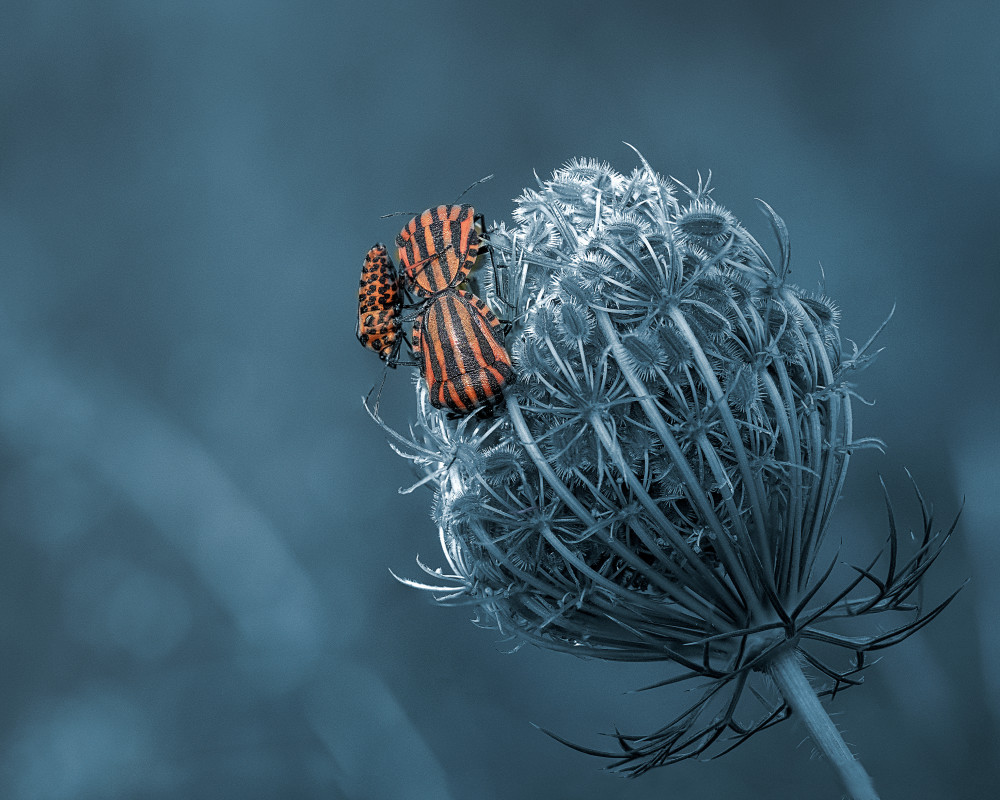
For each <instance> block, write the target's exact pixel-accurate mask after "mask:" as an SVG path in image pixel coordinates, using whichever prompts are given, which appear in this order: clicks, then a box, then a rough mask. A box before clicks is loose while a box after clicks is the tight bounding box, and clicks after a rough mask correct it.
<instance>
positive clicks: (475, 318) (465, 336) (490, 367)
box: [412, 289, 515, 414]
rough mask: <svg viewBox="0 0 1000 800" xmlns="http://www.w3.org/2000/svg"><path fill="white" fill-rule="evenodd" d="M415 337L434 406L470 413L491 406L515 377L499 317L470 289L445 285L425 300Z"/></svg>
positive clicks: (414, 330)
mask: <svg viewBox="0 0 1000 800" xmlns="http://www.w3.org/2000/svg"><path fill="white" fill-rule="evenodd" d="M412 339H413V351H414V352H415V353H416V357H417V364H418V366H419V367H420V374H421V375H422V376H423V378H424V380H425V381H426V382H427V388H428V390H429V394H430V401H431V405H433V406H434V407H435V408H448V409H450V410H451V411H452V412H453V413H455V414H469V413H471V412H473V411H475V410H477V409H479V408H483V407H492V406H494V405H496V404H497V403H499V402H500V401H501V399H502V396H503V395H502V392H503V389H504V387H505V386H507V385H509V384H511V383H513V382H514V379H515V374H514V368H513V367H512V366H511V362H510V356H509V355H508V354H507V351H506V350H505V349H504V346H503V334H502V332H501V323H500V320H498V319H497V318H496V315H494V313H493V312H492V311H490V309H489V306H487V305H486V303H484V302H483V301H482V300H481V299H480V298H478V297H476V296H475V295H474V294H472V293H471V292H465V291H462V290H461V289H446V290H444V291H441V292H438V293H437V294H436V295H435V296H434V297H433V298H432V299H430V300H428V301H427V302H425V303H424V305H423V307H422V308H421V311H420V313H419V314H418V315H417V318H416V319H415V320H414V323H413V332H412Z"/></svg>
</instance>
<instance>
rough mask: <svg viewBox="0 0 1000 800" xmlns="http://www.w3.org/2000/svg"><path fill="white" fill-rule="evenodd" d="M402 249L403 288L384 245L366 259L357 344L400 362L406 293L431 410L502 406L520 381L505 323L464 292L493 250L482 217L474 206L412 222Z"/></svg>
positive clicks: (445, 209)
mask: <svg viewBox="0 0 1000 800" xmlns="http://www.w3.org/2000/svg"><path fill="white" fill-rule="evenodd" d="M396 245H397V246H398V248H399V262H400V266H401V267H402V281H400V276H399V275H398V274H397V272H396V269H395V266H394V265H393V263H392V259H391V258H389V253H388V252H387V251H386V248H385V245H382V244H376V245H375V246H374V247H372V249H371V250H369V251H368V255H367V256H366V257H365V263H364V267H363V268H362V271H361V284H360V288H359V292H358V327H357V336H358V340H359V341H360V342H361V344H362V345H364V346H365V347H368V348H369V349H371V350H374V351H375V352H377V353H378V354H379V356H381V358H382V359H383V360H384V361H385V362H386V363H387V365H389V366H395V365H396V364H398V363H401V362H400V361H399V351H400V348H401V345H402V342H403V340H404V338H405V337H404V335H403V331H402V321H403V320H402V317H401V310H402V307H403V298H402V295H403V292H404V291H406V292H408V293H410V294H411V295H414V296H416V297H417V298H418V299H419V308H418V310H417V313H416V316H415V318H414V320H413V327H412V331H411V337H412V344H411V347H412V350H413V353H414V354H415V358H416V365H417V366H418V367H419V368H420V375H421V377H423V379H424V380H425V381H426V382H427V388H428V390H429V394H430V401H431V404H432V405H433V406H434V407H435V408H448V409H450V410H451V411H452V412H454V413H455V414H468V413H471V412H472V411H475V410H477V409H479V408H483V407H491V406H493V405H496V404H497V403H499V402H500V400H501V398H502V393H503V389H504V387H505V386H507V385H508V384H510V383H513V381H514V377H515V376H514V369H513V367H512V366H511V362H510V356H509V355H508V353H507V351H506V350H505V349H504V345H503V333H502V331H501V323H500V320H498V319H497V317H496V315H495V314H493V312H492V311H490V309H489V307H488V306H487V305H486V303H484V302H483V301H482V300H481V299H480V298H478V297H477V296H476V295H474V294H472V293H471V292H468V291H464V290H462V289H459V288H458V287H459V286H460V285H461V284H462V283H463V282H464V281H465V279H466V278H467V277H468V275H469V272H470V271H471V270H472V268H473V266H474V265H475V263H476V259H477V258H478V257H479V254H480V252H481V250H483V249H485V247H486V246H487V245H486V244H485V243H484V241H483V236H482V223H481V217H477V216H476V213H475V210H474V209H473V208H472V206H469V205H445V206H438V207H437V208H431V209H428V210H427V211H425V212H423V213H422V214H419V215H418V216H416V217H414V218H413V219H412V220H410V222H409V223H408V224H407V225H406V226H405V227H404V228H403V230H402V231H400V233H399V235H398V236H397V237H396Z"/></svg>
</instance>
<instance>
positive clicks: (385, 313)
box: [355, 243, 402, 366]
mask: <svg viewBox="0 0 1000 800" xmlns="http://www.w3.org/2000/svg"><path fill="white" fill-rule="evenodd" d="M401 305H402V298H401V295H400V288H399V277H398V275H397V273H396V267H395V265H394V264H393V263H392V259H391V258H389V252H388V250H386V247H385V245H384V244H381V243H379V244H376V245H375V246H374V247H372V249H371V250H369V251H368V255H366V256H365V263H364V265H363V266H362V267H361V283H360V284H359V286H358V326H357V328H356V330H355V333H356V334H357V337H358V341H359V342H361V344H362V345H364V346H365V347H367V348H368V349H370V350H374V351H375V352H376V353H378V354H379V356H380V357H381V358H382V360H383V361H385V362H386V363H387V364H388V365H389V366H395V357H396V353H397V352H398V350H399V345H400V342H401V341H402V340H401V336H400V334H401V331H400V328H401V321H400V317H399V311H400V307H401Z"/></svg>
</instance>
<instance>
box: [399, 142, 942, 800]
mask: <svg viewBox="0 0 1000 800" xmlns="http://www.w3.org/2000/svg"><path fill="white" fill-rule="evenodd" d="M640 161H641V167H640V168H638V169H635V170H634V171H633V172H632V173H631V174H628V175H623V174H619V173H618V172H616V171H614V170H613V169H611V168H610V167H609V166H608V165H606V164H603V163H599V162H596V161H592V160H575V161H571V162H570V163H568V164H567V165H565V166H564V167H563V168H562V169H559V170H557V171H556V172H555V173H554V174H553V175H552V177H551V178H549V179H548V180H545V181H541V180H540V181H539V182H538V188H537V189H530V190H527V191H525V192H524V194H523V195H522V196H521V197H520V198H518V199H517V205H516V208H515V210H514V215H513V219H514V222H513V225H512V226H510V227H507V226H505V225H499V226H498V227H497V228H496V229H495V230H493V231H492V232H491V233H490V234H489V241H490V245H491V247H492V250H493V260H494V263H495V268H494V267H491V266H489V265H488V266H486V267H483V268H480V269H479V270H478V271H477V273H476V274H475V275H476V280H477V281H478V286H477V291H478V293H479V294H480V295H481V296H482V297H483V298H484V299H486V300H487V301H488V302H489V304H490V305H491V306H492V308H493V309H494V310H495V311H496V312H497V314H498V315H499V316H500V317H502V318H506V319H509V320H511V321H512V323H513V325H512V330H511V333H510V335H509V336H508V337H507V346H508V349H509V350H510V352H511V356H512V361H513V365H514V369H515V372H516V375H517V380H516V384H515V385H514V386H512V387H509V388H508V389H507V391H506V405H505V406H504V407H501V408H499V409H496V410H495V413H494V415H493V416H492V417H490V418H486V419H483V418H480V417H479V416H469V417H466V418H464V419H461V420H454V419H449V418H448V417H447V416H446V415H445V414H444V413H442V412H440V411H438V410H436V409H434V408H432V407H431V405H430V403H429V402H428V398H427V396H426V392H425V390H424V386H423V384H422V383H418V384H417V399H418V404H417V405H418V412H419V417H418V420H417V423H416V425H415V426H413V427H412V428H411V435H410V436H409V437H404V436H400V435H398V434H392V435H393V437H394V443H395V446H396V449H397V450H398V452H400V453H401V454H402V455H404V456H406V457H407V458H409V459H411V460H412V461H413V462H414V463H415V464H416V465H417V466H418V468H419V469H420V470H421V471H422V473H423V474H424V477H423V479H422V480H421V481H420V484H429V485H430V486H431V487H432V488H433V489H434V492H435V501H434V510H433V516H434V519H435V521H436V523H437V524H438V526H439V529H440V539H441V544H442V548H443V551H444V554H445V557H446V559H447V562H448V570H447V572H445V571H442V570H430V569H429V568H428V569H427V571H428V572H429V573H430V574H431V575H433V576H434V577H435V578H436V579H437V580H436V581H434V583H433V585H428V584H426V583H423V582H416V581H407V582H408V583H411V584H412V585H417V586H422V587H423V588H427V589H431V590H432V591H435V592H437V593H438V599H439V600H440V601H441V602H442V603H446V604H447V603H453V604H462V605H468V604H473V605H475V606H476V607H477V608H478V619H479V621H481V622H486V623H488V624H492V625H493V626H495V627H496V628H497V629H499V630H500V631H502V632H503V633H504V634H505V635H506V636H509V637H510V638H511V639H513V640H515V641H517V642H525V641H526V642H531V643H534V644H537V645H540V646H543V647H548V648H551V649H554V650H561V651H565V652H567V653H572V654H574V655H578V656H591V657H596V658H602V659H610V660H621V661H656V660H663V661H672V662H675V663H676V664H678V665H680V666H681V667H682V671H681V672H680V674H673V675H671V676H670V677H669V678H668V679H666V680H664V681H663V683H664V684H666V683H673V682H676V681H679V680H683V679H686V678H695V677H700V678H703V679H707V682H703V684H704V690H703V692H702V694H701V696H700V698H699V699H698V701H697V702H696V703H694V704H693V705H692V706H691V707H690V708H689V709H688V710H687V711H686V712H685V713H683V714H681V715H680V716H678V717H677V718H676V719H674V720H672V721H670V722H668V724H666V725H665V726H664V727H662V728H661V729H660V730H657V731H655V732H653V733H650V734H647V735H624V734H618V736H617V742H618V745H619V746H620V750H619V751H618V752H602V751H595V750H587V751H588V752H594V753H597V754H599V755H602V756H606V757H609V758H611V759H612V762H611V766H612V768H613V769H616V770H619V771H622V772H624V773H626V774H630V775H635V774H639V773H641V772H643V771H645V770H647V769H649V768H651V767H654V766H658V765H662V764H668V763H672V762H676V761H679V760H681V759H684V758H689V757H692V756H708V755H712V754H715V753H717V752H719V751H725V750H727V749H730V748H731V747H733V746H735V745H736V744H738V743H739V742H741V741H743V740H745V739H746V738H747V737H748V736H750V735H751V734H753V733H755V732H757V731H759V730H761V729H762V728H765V727H767V726H769V725H771V724H773V723H775V722H777V721H779V720H781V719H783V718H785V717H787V716H788V715H789V713H790V711H791V710H794V711H795V712H796V713H798V714H799V715H801V716H802V717H803V719H804V720H805V721H806V724H807V725H808V726H809V728H810V731H811V733H812V734H813V736H814V738H815V739H816V740H817V743H818V744H819V745H820V747H821V749H823V750H824V752H826V753H827V755H828V756H829V757H830V758H831V760H833V761H834V764H835V766H836V767H837V769H838V770H839V771H840V772H841V775H842V777H843V779H844V781H845V785H846V786H847V787H848V790H849V791H850V792H851V793H852V795H853V796H855V797H874V796H875V794H874V791H873V790H872V789H871V784H870V781H869V780H868V778H867V775H865V773H864V772H863V770H861V768H860V765H858V764H857V762H856V761H854V759H853V758H852V757H851V755H850V753H849V752H848V751H847V749H846V747H844V746H843V741H842V740H841V739H840V736H839V734H837V733H836V730H835V728H833V726H832V725H831V724H830V723H829V718H828V717H827V716H826V714H825V712H824V711H823V709H822V706H821V705H820V704H819V702H818V700H817V696H816V695H817V692H816V691H814V690H813V689H812V688H811V687H810V684H809V683H808V682H807V681H806V679H805V678H804V676H803V671H802V662H803V661H804V662H807V663H808V665H809V666H810V671H811V672H813V673H814V674H815V675H817V676H818V677H819V678H821V679H825V685H822V686H820V687H819V688H818V694H819V695H820V696H823V695H827V694H830V693H833V692H836V691H837V690H839V689H840V688H842V687H844V686H847V685H852V684H854V683H857V682H859V680H858V678H857V677H856V673H858V672H859V671H860V670H861V669H862V668H863V667H865V666H866V661H865V658H866V655H867V654H868V653H870V652H872V651H875V650H879V649H881V648H884V647H886V646H888V645H891V644H893V643H895V642H898V641H900V640H902V639H903V638H905V637H906V636H907V635H909V634H910V633H912V632H914V631H915V630H917V629H918V628H920V627H921V626H922V625H923V624H924V623H926V622H927V621H928V620H930V619H931V618H933V617H934V616H935V615H936V614H937V613H939V612H940V610H941V609H942V608H943V607H944V605H946V603H947V601H946V602H945V603H943V604H941V605H940V606H938V607H936V608H934V609H933V610H932V611H930V612H928V613H925V614H923V615H921V612H920V609H919V607H918V605H917V604H916V603H914V601H913V599H912V598H913V593H914V590H915V589H916V587H917V584H918V582H919V581H920V579H921V578H922V577H923V575H924V572H925V571H926V569H927V568H928V566H929V565H930V564H931V563H932V562H933V560H934V559H935V557H936V556H937V554H938V553H939V551H940V548H941V547H942V546H943V544H944V542H945V540H946V539H947V536H948V534H950V530H949V531H948V532H946V533H944V534H935V533H934V532H933V529H932V528H933V526H932V521H931V519H929V516H928V514H927V510H926V507H925V506H924V504H923V500H922V499H921V500H920V503H921V507H922V508H923V509H924V526H923V532H922V535H921V536H920V537H918V541H917V544H916V547H915V552H913V553H911V554H910V555H908V556H907V558H906V560H905V563H904V562H903V560H902V559H901V557H900V558H897V552H898V550H897V531H896V528H895V523H894V522H893V519H892V512H891V507H890V517H889V519H890V527H891V530H890V536H889V540H888V545H887V548H886V551H885V553H884V554H882V556H881V559H879V558H876V559H875V561H873V562H872V563H871V564H868V565H866V566H865V567H863V568H858V569H856V570H855V571H854V572H851V573H849V575H848V576H847V578H841V582H840V584H839V585H835V584H834V581H833V580H831V575H833V574H834V566H835V564H836V563H837V557H836V554H835V553H833V552H828V550H827V549H823V547H822V545H823V543H824V537H825V536H826V535H827V532H828V529H829V523H830V516H831V513H832V512H833V508H834V505H835V504H836V502H837V499H838V498H839V496H840V494H841V489H842V487H843V484H844V479H845V475H846V472H847V465H848V461H849V459H850V456H851V454H852V452H854V451H855V450H857V449H858V448H861V447H865V446H877V445H878V442H877V440H871V439H859V438H856V437H855V436H854V430H853V423H852V412H851V406H852V400H854V399H856V397H857V395H855V393H854V390H853V389H852V386H851V384H850V383H849V379H850V377H851V375H852V373H853V372H854V371H855V370H857V369H858V368H860V367H861V366H863V365H864V363H865V362H866V361H867V359H868V358H869V356H868V354H867V353H866V350H867V348H868V346H867V345H866V347H862V348H860V349H858V348H856V347H852V352H851V353H850V354H846V353H845V352H844V348H843V345H842V342H841V338H840V334H839V331H838V309H837V307H836V306H835V305H834V303H833V302H832V301H831V300H829V299H828V298H826V297H825V296H823V295H822V294H818V293H813V292H809V291H804V290H802V289H800V288H798V287H796V286H794V285H793V284H791V283H790V282H789V281H788V273H789V244H788V234H787V231H786V229H785V225H784V223H783V222H782V220H781V219H780V218H779V217H778V216H777V214H775V213H774V211H772V209H771V208H770V206H768V205H767V204H765V203H761V204H760V205H761V207H762V209H763V211H764V212H765V213H766V215H767V216H768V218H769V220H770V222H771V225H772V227H773V229H774V232H775V234H776V235H777V240H778V251H779V258H778V259H777V264H774V263H772V261H771V259H770V258H769V256H768V255H767V253H766V252H765V251H764V249H763V248H762V247H761V246H760V245H759V244H758V243H757V241H756V240H755V239H754V237H753V236H751V235H750V233H749V232H748V231H747V230H746V229H745V228H744V227H743V226H742V225H741V224H740V223H739V222H738V221H737V220H736V218H735V217H734V216H733V214H731V213H730V212H729V211H728V210H726V209H725V208H723V207H722V206H720V205H718V204H717V203H716V202H715V201H714V200H713V199H712V198H711V196H710V189H709V186H708V184H707V182H702V181H701V179H699V182H698V185H697V186H696V187H695V188H688V187H686V186H684V185H682V184H680V183H679V182H677V181H675V180H668V179H665V178H663V177H661V176H660V175H658V174H656V173H655V172H654V171H653V170H652V169H651V168H650V167H649V165H648V164H647V163H646V162H645V160H644V159H641V156H640ZM870 344H871V342H870V341H869V345H870ZM418 485H419V484H418ZM918 497H919V494H918ZM821 554H822V560H821ZM876 567H879V569H878V570H876ZM888 612H904V614H908V615H907V616H903V617H901V618H899V620H898V621H897V622H895V623H889V624H888V626H886V625H882V626H881V627H880V630H881V632H880V633H869V634H867V635H866V634H865V633H864V632H862V633H861V634H860V635H858V634H856V633H855V632H853V631H852V632H851V634H850V635H847V634H845V633H843V632H842V631H843V626H842V624H840V621H841V620H843V619H845V618H848V619H849V618H861V617H870V616H872V615H885V614H887V613H888ZM868 630H869V631H870V630H871V628H870V627H869V628H868ZM836 648H842V649H843V650H845V651H846V652H847V657H846V658H841V659H837V658H836V655H837V654H836ZM763 675H769V676H770V678H771V679H772V681H773V684H771V683H769V682H767V681H762V680H761V678H762V676H763ZM658 685H662V684H658ZM773 686H776V687H777V689H778V692H777V693H775V692H774V691H773ZM824 737H826V738H828V739H829V741H828V742H824V741H823V740H824ZM831 737H832V738H831ZM838 742H839V744H838ZM838 748H839V749H838ZM580 749H586V748H582V747H581V748H580Z"/></svg>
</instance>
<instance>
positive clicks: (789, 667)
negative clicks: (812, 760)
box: [767, 647, 879, 800]
mask: <svg viewBox="0 0 1000 800" xmlns="http://www.w3.org/2000/svg"><path fill="white" fill-rule="evenodd" d="M767 671H768V674H770V676H771V678H772V679H773V680H774V682H775V683H776V684H777V686H778V690H779V691H780V692H781V695H782V697H784V698H785V700H786V701H787V702H788V705H789V706H791V708H792V711H793V712H794V713H795V715H796V716H798V717H799V718H800V719H801V720H802V721H803V722H804V723H805V724H806V727H807V728H808V729H809V734H810V735H811V736H812V739H813V742H815V744H816V746H817V747H818V748H819V749H820V751H821V752H822V753H823V754H824V755H825V756H826V757H827V759H828V760H829V761H830V763H831V764H832V765H833V768H834V769H835V770H837V774H838V775H839V776H840V780H841V782H842V783H843V784H844V788H845V789H846V790H847V794H848V796H849V797H851V798H853V800H879V797H878V794H877V793H876V791H875V786H874V785H873V784H872V779H871V777H870V776H869V775H868V773H867V772H865V768H864V767H863V766H861V762H860V761H858V760H857V759H856V758H855V757H854V755H853V754H852V753H851V751H850V750H848V749H847V745H846V744H845V743H844V738H843V737H842V736H841V735H840V731H838V730H837V726H836V725H834V724H833V720H831V719H830V715H829V714H827V713H826V709H825V708H823V705H822V704H821V703H820V701H819V697H817V696H816V691H815V689H813V688H812V686H811V685H810V683H809V680H808V679H807V678H806V676H805V673H804V672H803V671H802V667H801V666H800V665H799V659H798V656H797V655H796V654H795V650H794V648H791V647H788V648H785V649H783V650H781V651H779V652H778V654H777V655H776V656H775V657H774V658H773V659H771V661H770V663H769V664H768V666H767Z"/></svg>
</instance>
